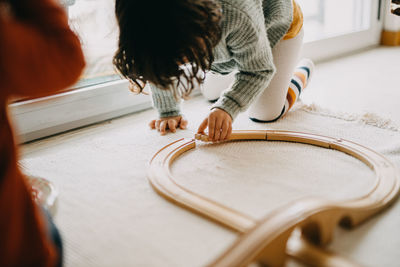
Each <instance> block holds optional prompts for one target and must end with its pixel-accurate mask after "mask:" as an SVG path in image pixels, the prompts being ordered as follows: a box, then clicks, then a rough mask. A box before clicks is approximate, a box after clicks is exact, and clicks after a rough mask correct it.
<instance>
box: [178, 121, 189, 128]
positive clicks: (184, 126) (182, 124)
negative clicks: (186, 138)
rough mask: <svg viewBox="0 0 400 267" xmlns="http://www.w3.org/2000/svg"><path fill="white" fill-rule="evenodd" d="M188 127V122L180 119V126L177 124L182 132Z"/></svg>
mask: <svg viewBox="0 0 400 267" xmlns="http://www.w3.org/2000/svg"><path fill="white" fill-rule="evenodd" d="M187 125H188V121H187V120H185V119H183V118H182V119H181V122H180V124H179V127H180V128H181V129H182V130H184V129H186V126H187Z"/></svg>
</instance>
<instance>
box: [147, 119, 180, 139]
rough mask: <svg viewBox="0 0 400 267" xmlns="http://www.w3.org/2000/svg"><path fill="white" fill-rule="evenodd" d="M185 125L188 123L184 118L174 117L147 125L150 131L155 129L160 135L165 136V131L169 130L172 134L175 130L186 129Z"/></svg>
mask: <svg viewBox="0 0 400 267" xmlns="http://www.w3.org/2000/svg"><path fill="white" fill-rule="evenodd" d="M187 124H188V121H187V120H186V119H185V118H184V117H182V116H176V117H167V118H161V119H158V120H152V121H151V122H150V123H149V126H150V128H151V129H157V131H159V132H160V134H161V135H165V134H166V133H167V130H170V131H171V132H173V133H174V132H176V129H177V128H180V129H182V130H183V129H186V126H187Z"/></svg>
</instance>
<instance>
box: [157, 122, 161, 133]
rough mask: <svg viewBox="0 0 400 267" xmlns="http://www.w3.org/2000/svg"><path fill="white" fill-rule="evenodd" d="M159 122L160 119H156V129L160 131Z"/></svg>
mask: <svg viewBox="0 0 400 267" xmlns="http://www.w3.org/2000/svg"><path fill="white" fill-rule="evenodd" d="M160 123H161V120H156V129H157V130H158V131H160Z"/></svg>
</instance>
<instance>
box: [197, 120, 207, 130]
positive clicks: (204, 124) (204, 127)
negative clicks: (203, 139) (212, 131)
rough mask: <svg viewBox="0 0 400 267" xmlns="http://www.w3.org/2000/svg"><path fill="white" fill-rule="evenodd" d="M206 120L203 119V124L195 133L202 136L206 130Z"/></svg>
mask: <svg viewBox="0 0 400 267" xmlns="http://www.w3.org/2000/svg"><path fill="white" fill-rule="evenodd" d="M207 125H208V118H205V119H204V120H203V122H202V123H201V124H200V126H199V129H197V133H199V134H204V130H205V129H206V128H207Z"/></svg>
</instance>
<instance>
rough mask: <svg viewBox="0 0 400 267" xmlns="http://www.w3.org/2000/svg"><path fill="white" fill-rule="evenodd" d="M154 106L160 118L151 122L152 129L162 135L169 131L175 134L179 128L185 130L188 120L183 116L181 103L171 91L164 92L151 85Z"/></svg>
mask: <svg viewBox="0 0 400 267" xmlns="http://www.w3.org/2000/svg"><path fill="white" fill-rule="evenodd" d="M150 88H151V93H152V94H151V95H152V100H153V106H154V108H155V109H156V110H157V111H158V115H159V118H158V119H156V120H152V121H151V122H150V124H149V125H150V128H152V129H157V130H158V131H159V132H160V133H161V134H162V135H164V134H165V133H166V131H167V130H168V129H169V130H170V131H171V132H175V131H176V129H177V128H181V129H185V128H186V126H187V120H186V119H185V118H184V117H183V116H182V114H181V111H180V105H179V101H178V100H177V99H176V98H175V96H174V94H173V92H172V91H171V90H162V89H160V88H158V87H157V86H155V85H153V84H150Z"/></svg>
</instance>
